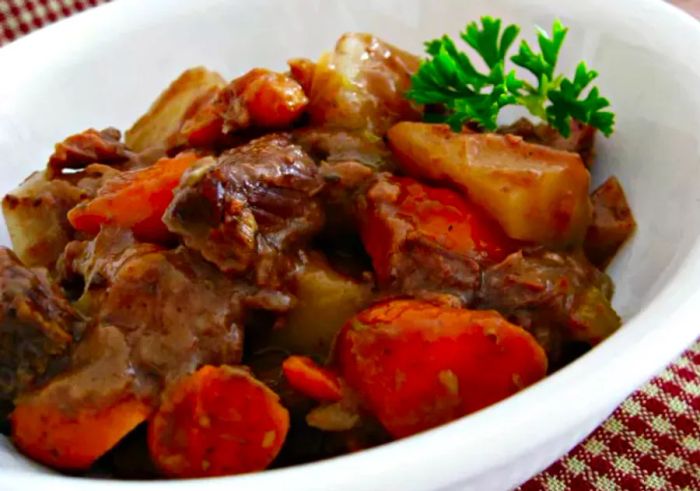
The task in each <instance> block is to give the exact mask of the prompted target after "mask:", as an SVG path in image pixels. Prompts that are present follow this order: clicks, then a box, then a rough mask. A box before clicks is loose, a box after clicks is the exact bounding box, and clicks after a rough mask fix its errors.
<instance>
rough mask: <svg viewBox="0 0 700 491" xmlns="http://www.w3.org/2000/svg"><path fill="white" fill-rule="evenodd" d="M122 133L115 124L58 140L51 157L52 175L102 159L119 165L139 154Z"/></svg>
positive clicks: (100, 161) (81, 167) (105, 162)
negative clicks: (133, 149) (136, 153)
mask: <svg viewBox="0 0 700 491" xmlns="http://www.w3.org/2000/svg"><path fill="white" fill-rule="evenodd" d="M120 140H121V133H120V132H119V130H117V129H115V128H107V129H104V130H102V131H97V130H95V129H92V128H91V129H88V130H85V131H83V132H82V133H77V134H75V135H71V136H69V137H68V138H66V139H65V140H63V141H62V142H60V143H57V144H56V147H55V149H54V152H53V154H52V155H51V157H49V163H48V171H49V175H50V176H51V177H54V176H57V175H60V174H62V172H63V170H64V169H83V168H85V167H86V166H88V165H89V164H94V163H102V164H109V165H114V166H119V165H122V164H125V163H127V162H128V161H129V160H131V159H132V158H134V157H135V154H134V153H133V152H131V151H129V150H128V149H127V148H126V145H124V144H123V143H122V142H121V141H120Z"/></svg>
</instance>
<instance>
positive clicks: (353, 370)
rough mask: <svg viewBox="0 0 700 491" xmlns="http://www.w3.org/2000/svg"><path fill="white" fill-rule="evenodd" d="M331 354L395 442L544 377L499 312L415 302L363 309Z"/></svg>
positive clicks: (534, 355) (538, 359) (528, 339)
mask: <svg viewBox="0 0 700 491" xmlns="http://www.w3.org/2000/svg"><path fill="white" fill-rule="evenodd" d="M336 349H337V351H336V355H337V361H338V363H339V365H340V369H341V375H342V376H343V377H344V380H345V382H346V383H347V384H348V385H349V386H350V387H351V388H352V389H355V390H356V391H357V393H358V394H359V395H360V397H361V398H362V400H363V401H364V403H365V404H366V406H367V407H368V409H369V410H370V411H371V412H373V413H374V415H375V416H376V417H377V418H378V419H379V421H380V422H381V423H382V425H383V426H384V427H385V428H386V429H387V430H388V431H389V433H391V434H392V435H393V436H394V437H397V438H399V437H404V436H408V435H412V434H414V433H418V432H420V431H423V430H426V429H429V428H432V427H435V426H438V425H440V424H443V423H446V422H449V421H452V420H454V419H456V418H459V417H461V416H464V415H466V414H469V413H472V412H474V411H478V410H479V409H482V408H484V407H486V406H488V405H490V404H493V403H495V402H498V401H500V400H501V399H504V398H506V397H508V396H510V395H512V394H514V393H516V392H517V391H519V390H520V389H523V388H524V387H527V386H528V385H531V384H533V383H535V382H536V381H538V380H540V379H541V378H543V377H544V376H545V374H546V372H547V359H546V357H545V354H544V351H543V350H542V348H541V347H540V346H539V345H538V344H537V342H536V341H535V339H534V337H533V336H532V335H530V334H529V333H528V332H526V331H525V330H524V329H522V328H520V327H518V326H515V325H513V324H510V323H509V322H507V321H506V320H505V319H504V318H503V317H501V315H500V314H498V313H497V312H493V311H471V310H465V309H456V308H449V307H439V306H435V305H433V304H430V303H427V302H423V301H418V300H394V301H389V302H386V303H382V304H378V305H375V306H373V307H371V308H369V309H367V310H365V311H363V312H361V313H360V314H358V315H357V316H356V317H355V318H353V319H351V320H350V321H349V322H348V323H347V324H346V325H345V326H344V327H343V328H342V330H341V332H340V334H339V337H338V341H337V345H336Z"/></svg>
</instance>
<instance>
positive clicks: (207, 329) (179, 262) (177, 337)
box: [61, 228, 251, 381]
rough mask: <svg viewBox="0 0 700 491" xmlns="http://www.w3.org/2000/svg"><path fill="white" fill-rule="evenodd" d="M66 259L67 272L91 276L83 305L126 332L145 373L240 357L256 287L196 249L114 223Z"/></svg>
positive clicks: (177, 371)
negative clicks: (159, 241)
mask: <svg viewBox="0 0 700 491" xmlns="http://www.w3.org/2000/svg"><path fill="white" fill-rule="evenodd" d="M61 265H62V275H63V277H64V278H65V279H66V280H70V278H71V276H75V275H79V276H81V277H82V278H83V279H84V283H85V288H84V294H83V296H82V298H81V299H80V300H79V301H78V305H80V306H81V307H82V308H83V309H85V310H86V312H87V313H88V314H90V315H91V317H92V318H93V319H94V320H95V322H96V323H97V324H98V325H113V326H116V327H117V328H119V329H120V330H121V331H122V332H123V333H124V335H125V336H126V340H127V343H128V344H129V346H130V347H131V359H132V364H133V366H134V367H135V368H136V369H137V370H139V372H140V373H142V374H143V375H145V376H146V377H150V378H154V379H155V380H156V381H160V380H163V379H170V378H176V377H178V376H180V375H182V374H186V373H191V372H193V371H194V370H196V369H197V368H198V367H200V366H202V365H205V364H214V365H218V364H236V363H238V362H239V361H240V359H241V353H242V342H243V331H242V321H243V315H244V312H243V299H244V298H245V297H246V296H248V295H250V294H251V289H250V288H249V287H248V286H246V285H244V284H242V283H237V282H235V281H233V280H231V279H229V278H228V277H226V276H225V275H224V274H223V273H222V272H221V271H219V269H218V268H216V267H215V266H214V265H213V264H210V263H208V262H207V261H204V260H203V259H202V258H201V256H200V255H199V254H197V253H196V252H193V251H189V250H187V249H185V248H183V247H180V248H177V249H175V250H161V249H159V248H158V247H157V246H154V245H150V244H138V243H134V242H133V240H132V239H131V236H130V234H129V233H128V232H124V231H119V230H116V229H110V228H107V229H104V230H103V231H102V232H101V233H100V234H99V235H98V236H97V238H96V239H95V240H94V241H92V242H82V243H73V244H70V245H69V247H68V248H67V249H66V255H65V256H64V260H63V261H62V262H61Z"/></svg>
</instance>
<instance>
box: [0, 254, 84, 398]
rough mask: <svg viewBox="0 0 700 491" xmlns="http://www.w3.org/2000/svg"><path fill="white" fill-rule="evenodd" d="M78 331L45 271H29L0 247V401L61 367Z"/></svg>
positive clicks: (73, 314) (77, 323) (79, 324)
mask: <svg viewBox="0 0 700 491" xmlns="http://www.w3.org/2000/svg"><path fill="white" fill-rule="evenodd" d="M82 328H83V324H82V320H81V318H80V317H79V316H78V315H77V314H76V312H75V311H74V310H73V308H72V307H71V306H70V304H69V303H68V301H67V300H66V299H65V298H64V296H63V294H62V293H61V292H60V291H59V290H58V288H56V287H55V286H54V285H52V284H51V282H50V281H49V279H48V276H47V272H46V270H44V269H38V268H37V269H28V268H26V267H25V266H23V265H22V264H21V263H20V262H19V260H18V259H17V256H15V255H14V254H13V253H12V251H10V250H9V249H6V248H4V247H2V248H0V401H2V400H9V399H12V398H14V397H15V396H16V395H17V394H18V393H19V392H21V391H24V390H27V389H31V388H32V387H33V386H34V385H35V384H36V383H37V382H39V381H41V380H42V376H44V375H50V374H51V372H52V371H53V370H52V369H57V368H59V367H60V366H61V364H62V362H63V361H64V360H63V358H64V356H65V355H67V354H68V352H69V350H70V347H71V344H72V342H73V337H74V336H78V335H79V334H80V333H81V331H82Z"/></svg>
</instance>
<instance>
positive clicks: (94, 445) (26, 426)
mask: <svg viewBox="0 0 700 491" xmlns="http://www.w3.org/2000/svg"><path fill="white" fill-rule="evenodd" d="M40 394H41V393H40ZM150 413H151V408H150V406H149V405H148V404H146V403H145V402H143V401H140V400H138V399H136V398H134V397H126V398H124V399H122V400H120V401H117V402H115V403H113V404H111V405H109V406H108V407H84V408H79V409H78V410H77V411H75V412H65V411H62V409H61V408H60V406H59V405H58V404H56V402H55V401H54V400H53V399H52V398H47V397H41V396H38V397H30V398H28V399H24V400H22V401H21V402H19V403H18V404H17V406H16V407H15V410H14V412H13V413H12V415H11V417H10V419H11V422H12V440H13V441H14V443H15V445H17V447H18V448H19V449H20V450H21V451H22V452H23V453H25V454H26V455H28V456H29V457H31V458H32V459H34V460H36V461H37V462H41V463H42V464H45V465H47V466H50V467H53V468H56V469H62V470H74V471H77V470H86V469H88V468H89V467H90V466H91V465H92V464H93V462H95V461H96V460H97V459H98V458H99V457H101V456H102V455H104V454H105V453H106V452H107V451H108V450H109V449H111V448H112V447H113V446H114V445H116V444H117V443H118V442H119V440H121V439H122V438H123V437H124V436H126V435H127V434H128V433H129V432H130V431H131V430H133V429H134V428H135V427H136V426H138V425H139V424H140V423H142V422H143V421H145V420H146V418H148V415H149V414H150Z"/></svg>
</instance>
